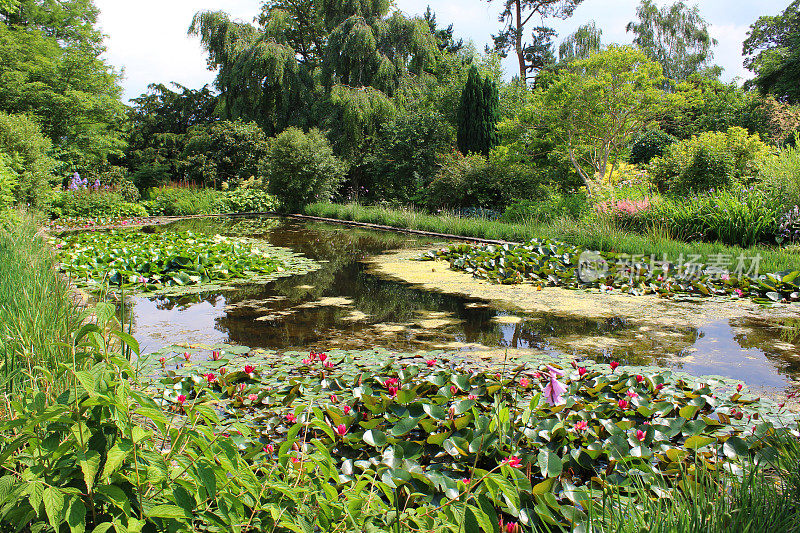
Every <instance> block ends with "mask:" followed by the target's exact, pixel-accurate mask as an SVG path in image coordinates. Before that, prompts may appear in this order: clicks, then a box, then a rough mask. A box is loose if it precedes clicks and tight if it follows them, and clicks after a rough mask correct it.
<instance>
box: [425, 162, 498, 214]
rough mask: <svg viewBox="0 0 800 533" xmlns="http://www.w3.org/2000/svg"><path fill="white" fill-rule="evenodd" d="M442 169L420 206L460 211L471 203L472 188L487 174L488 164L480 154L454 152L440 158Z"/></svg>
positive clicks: (440, 168)
mask: <svg viewBox="0 0 800 533" xmlns="http://www.w3.org/2000/svg"><path fill="white" fill-rule="evenodd" d="M438 166H439V170H438V171H437V172H436V175H435V176H434V178H433V181H432V182H431V183H430V185H429V186H428V187H427V189H426V190H425V191H424V192H423V193H422V195H421V197H420V198H419V203H420V204H422V205H425V206H427V207H428V208H430V209H442V208H460V207H467V206H469V205H474V204H473V203H471V198H472V190H471V188H470V185H471V184H472V183H474V182H475V181H477V179H478V178H477V176H480V175H483V174H485V173H486V169H487V166H488V163H487V161H486V158H485V157H483V156H482V155H479V154H470V155H466V156H465V155H462V154H461V153H460V152H456V151H453V152H451V153H449V154H440V155H439V156H438Z"/></svg>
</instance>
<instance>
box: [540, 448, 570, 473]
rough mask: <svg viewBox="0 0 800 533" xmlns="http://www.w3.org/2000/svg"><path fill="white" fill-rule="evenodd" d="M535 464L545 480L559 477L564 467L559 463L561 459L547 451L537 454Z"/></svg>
mask: <svg viewBox="0 0 800 533" xmlns="http://www.w3.org/2000/svg"><path fill="white" fill-rule="evenodd" d="M537 464H538V465H539V470H540V471H541V473H542V476H544V477H546V478H550V477H552V478H556V477H558V476H560V475H561V472H562V470H563V468H564V465H563V464H562V463H561V458H560V457H559V456H558V455H557V454H555V453H553V452H551V451H549V450H542V451H540V452H539V456H538V458H537Z"/></svg>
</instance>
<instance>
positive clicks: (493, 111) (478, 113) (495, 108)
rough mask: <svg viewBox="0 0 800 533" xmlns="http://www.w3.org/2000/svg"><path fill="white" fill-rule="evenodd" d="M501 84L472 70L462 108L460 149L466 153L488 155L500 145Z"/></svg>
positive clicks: (465, 88)
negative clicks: (498, 131) (498, 126)
mask: <svg viewBox="0 0 800 533" xmlns="http://www.w3.org/2000/svg"><path fill="white" fill-rule="evenodd" d="M499 107H500V104H499V93H498V90H497V85H496V84H495V83H494V81H493V80H492V79H490V78H489V77H488V76H487V77H486V79H481V75H480V73H478V69H477V68H476V67H475V66H473V67H472V68H471V69H470V70H469V74H468V76H467V83H466V85H465V86H464V91H463V92H462V93H461V105H460V106H459V109H458V132H457V142H458V149H459V150H460V151H461V153H462V154H468V153H470V152H475V153H479V154H483V155H488V154H489V151H490V150H491V149H492V148H493V147H495V146H496V145H497V142H498V134H497V122H498V120H499V118H500V109H499Z"/></svg>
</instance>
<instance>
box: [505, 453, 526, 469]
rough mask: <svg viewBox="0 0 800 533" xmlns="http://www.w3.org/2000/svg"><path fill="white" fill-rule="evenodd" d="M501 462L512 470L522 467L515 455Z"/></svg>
mask: <svg viewBox="0 0 800 533" xmlns="http://www.w3.org/2000/svg"><path fill="white" fill-rule="evenodd" d="M503 462H504V463H505V464H507V465H508V466H510V467H512V468H518V467H520V466H521V465H522V461H520V459H519V457H517V456H516V455H512V456H511V457H506V458H505V459H504V460H503Z"/></svg>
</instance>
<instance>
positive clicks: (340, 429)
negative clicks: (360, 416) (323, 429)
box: [336, 424, 347, 437]
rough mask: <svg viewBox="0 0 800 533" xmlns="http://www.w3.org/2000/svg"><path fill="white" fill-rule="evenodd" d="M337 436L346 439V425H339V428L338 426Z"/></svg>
mask: <svg viewBox="0 0 800 533" xmlns="http://www.w3.org/2000/svg"><path fill="white" fill-rule="evenodd" d="M336 434H337V435H339V436H340V437H344V436H345V435H347V426H345V425H344V424H339V425H338V426H336Z"/></svg>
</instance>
